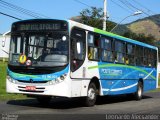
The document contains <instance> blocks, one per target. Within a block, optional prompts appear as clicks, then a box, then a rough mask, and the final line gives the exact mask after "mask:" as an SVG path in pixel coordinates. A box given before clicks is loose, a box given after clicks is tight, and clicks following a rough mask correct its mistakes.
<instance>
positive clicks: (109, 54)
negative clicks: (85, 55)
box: [101, 37, 113, 62]
mask: <svg viewBox="0 0 160 120" xmlns="http://www.w3.org/2000/svg"><path fill="white" fill-rule="evenodd" d="M101 48H102V52H101V55H102V61H107V62H112V61H113V51H112V39H111V38H107V37H102V38H101Z"/></svg>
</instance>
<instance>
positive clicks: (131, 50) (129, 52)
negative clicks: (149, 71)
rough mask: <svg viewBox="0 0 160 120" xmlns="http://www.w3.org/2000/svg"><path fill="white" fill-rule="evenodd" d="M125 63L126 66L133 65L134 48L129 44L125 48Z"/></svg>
mask: <svg viewBox="0 0 160 120" xmlns="http://www.w3.org/2000/svg"><path fill="white" fill-rule="evenodd" d="M125 63H126V65H128V64H130V65H135V46H134V45H132V44H129V43H128V44H127V46H126V57H125Z"/></svg>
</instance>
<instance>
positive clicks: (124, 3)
mask: <svg viewBox="0 0 160 120" xmlns="http://www.w3.org/2000/svg"><path fill="white" fill-rule="evenodd" d="M119 1H120V2H121V3H122V4H123V5H125V6H126V7H127V8H128V9H130V10H131V11H133V12H134V11H135V10H134V9H133V8H132V7H130V6H129V5H128V4H126V2H124V1H121V0H119Z"/></svg>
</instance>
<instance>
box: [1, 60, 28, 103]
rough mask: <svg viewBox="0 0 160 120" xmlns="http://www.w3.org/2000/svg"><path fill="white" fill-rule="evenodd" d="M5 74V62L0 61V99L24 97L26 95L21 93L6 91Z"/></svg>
mask: <svg viewBox="0 0 160 120" xmlns="http://www.w3.org/2000/svg"><path fill="white" fill-rule="evenodd" d="M6 75H7V63H6V62H0V100H16V99H24V98H26V96H24V95H21V94H8V93H6Z"/></svg>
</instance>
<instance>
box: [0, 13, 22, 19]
mask: <svg viewBox="0 0 160 120" xmlns="http://www.w3.org/2000/svg"><path fill="white" fill-rule="evenodd" d="M0 14H2V15H5V16H7V17H10V18H14V19H16V20H22V19H20V18H17V17H14V16H12V15H9V14H6V13H3V12H0Z"/></svg>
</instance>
